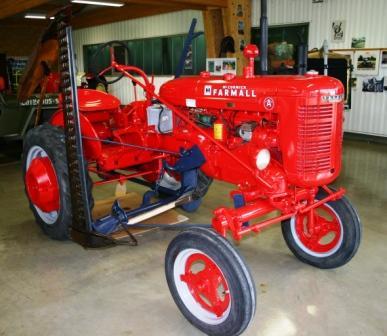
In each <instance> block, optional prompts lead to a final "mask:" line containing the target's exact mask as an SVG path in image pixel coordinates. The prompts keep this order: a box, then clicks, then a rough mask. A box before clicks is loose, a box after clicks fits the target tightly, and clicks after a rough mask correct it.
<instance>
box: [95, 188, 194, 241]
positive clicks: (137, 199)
mask: <svg viewBox="0 0 387 336" xmlns="http://www.w3.org/2000/svg"><path fill="white" fill-rule="evenodd" d="M116 199H118V200H119V202H120V206H121V207H122V208H123V209H124V210H130V209H134V208H137V207H139V206H140V204H141V201H142V197H141V196H140V195H139V194H137V193H134V192H131V193H127V194H126V195H125V196H121V197H110V198H107V199H104V200H100V201H96V202H95V204H94V209H93V212H92V215H93V219H97V218H101V217H103V216H106V215H108V214H110V212H111V208H112V204H113V202H114V201H115V200H116ZM187 220H188V217H186V216H184V215H181V214H179V213H178V212H177V211H176V210H173V209H172V210H169V211H166V212H164V213H162V214H160V215H158V216H155V217H153V218H150V219H148V220H146V221H143V222H141V224H165V225H174V224H179V223H182V222H185V221H187ZM151 230H156V229H155V228H150V229H130V232H131V233H132V234H133V235H139V234H141V233H144V232H148V231H151ZM127 236H128V235H127V233H126V232H125V230H120V231H117V232H115V233H114V234H113V238H115V239H122V238H125V237H127Z"/></svg>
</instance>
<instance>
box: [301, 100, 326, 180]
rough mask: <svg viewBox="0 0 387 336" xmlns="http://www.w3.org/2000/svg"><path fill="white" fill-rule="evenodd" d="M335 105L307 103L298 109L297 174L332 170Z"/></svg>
mask: <svg viewBox="0 0 387 336" xmlns="http://www.w3.org/2000/svg"><path fill="white" fill-rule="evenodd" d="M332 133H333V105H331V104H324V105H307V106H300V107H299V109H298V133H297V138H298V141H297V154H296V157H297V165H296V169H297V174H299V175H301V176H302V175H304V176H305V175H309V174H319V173H323V172H327V171H330V170H331V168H332V161H331V153H332V139H333V135H332Z"/></svg>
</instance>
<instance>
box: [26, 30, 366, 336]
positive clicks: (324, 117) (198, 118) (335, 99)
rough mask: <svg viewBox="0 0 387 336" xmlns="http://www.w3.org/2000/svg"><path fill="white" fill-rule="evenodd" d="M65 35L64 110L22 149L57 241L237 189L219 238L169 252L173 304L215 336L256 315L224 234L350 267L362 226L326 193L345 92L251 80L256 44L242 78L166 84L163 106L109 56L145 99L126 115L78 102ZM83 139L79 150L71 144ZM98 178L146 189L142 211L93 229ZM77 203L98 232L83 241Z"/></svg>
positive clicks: (88, 100) (182, 237)
mask: <svg viewBox="0 0 387 336" xmlns="http://www.w3.org/2000/svg"><path fill="white" fill-rule="evenodd" d="M69 32H71V31H69V30H68V29H64V28H63V27H62V26H59V32H58V41H59V42H58V50H59V64H60V66H59V70H60V72H61V81H62V82H61V104H60V106H59V107H58V111H57V112H56V113H55V114H54V115H53V117H52V119H51V121H50V123H48V124H44V125H41V126H39V127H37V128H35V129H32V130H31V131H30V132H29V133H28V134H27V136H26V138H25V142H24V161H23V169H24V181H25V187H26V193H27V196H28V199H29V201H30V206H31V209H32V212H33V214H34V216H35V218H36V221H37V222H38V224H39V225H40V226H41V227H42V229H43V231H44V232H45V233H46V234H47V235H48V236H49V237H51V238H53V239H59V240H63V239H68V238H70V237H71V238H73V239H75V238H74V237H79V235H82V234H83V235H85V234H88V235H93V236H95V237H99V238H101V237H104V238H108V237H109V236H110V235H111V234H112V233H114V232H115V231H116V230H118V229H119V228H122V227H123V228H125V229H126V230H130V229H131V227H136V225H138V224H139V223H140V222H141V221H142V220H144V219H147V218H150V217H152V216H154V215H157V214H159V213H161V212H164V211H167V210H169V209H171V208H174V207H177V206H179V207H181V208H182V209H183V210H185V211H195V210H197V209H198V208H199V206H200V204H201V202H202V199H203V197H204V195H205V194H206V192H207V190H208V188H209V187H210V185H211V182H212V180H213V179H216V180H220V181H225V182H228V183H230V184H232V185H234V186H235V189H234V190H233V191H232V192H231V194H230V196H231V198H232V200H233V203H234V207H232V208H227V207H220V208H217V209H214V212H213V218H212V229H209V228H207V227H201V226H200V225H195V226H192V227H190V228H188V229H186V230H184V231H182V232H181V233H179V234H178V235H177V236H176V237H175V238H174V239H173V240H172V242H171V243H170V245H169V247H168V249H167V252H166V258H165V272H166V279H167V282H168V285H169V289H170V291H171V293H172V296H173V299H174V301H175V302H176V304H177V306H178V307H179V309H180V311H181V312H182V314H183V315H184V316H185V317H186V318H187V319H188V320H189V321H190V322H191V323H192V324H193V325H194V326H196V327H197V328H199V329H200V330H202V331H203V332H205V333H207V334H209V335H238V334H240V333H242V332H243V331H244V330H245V329H246V327H247V326H248V324H249V322H250V321H251V319H252V317H253V315H254V312H255V305H256V294H255V286H254V281H253V279H252V277H251V275H250V273H249V270H248V268H247V266H246V264H245V263H244V261H243V258H242V257H241V256H240V255H239V253H238V252H237V250H236V249H235V248H234V247H233V245H231V243H230V242H229V241H228V240H226V239H225V237H226V236H227V234H231V236H232V238H233V239H235V240H237V241H238V240H240V239H241V238H242V237H243V236H245V235H248V234H250V233H258V232H260V231H261V229H263V228H265V227H267V226H269V225H272V224H275V223H280V225H281V229H282V234H283V237H284V239H285V241H286V243H287V245H288V247H289V248H290V250H291V251H292V252H293V254H294V255H295V256H296V257H297V258H298V259H299V260H301V261H302V262H304V263H307V264H310V265H313V266H315V267H318V268H324V269H328V268H335V267H339V266H342V265H344V264H346V263H347V262H348V261H349V260H350V259H351V258H352V257H353V256H354V254H355V253H356V251H357V249H358V246H359V242H360V236H361V225H360V221H359V218H358V215H357V213H356V210H355V209H354V207H353V206H352V204H351V203H350V201H349V200H348V199H347V198H346V197H345V196H344V194H345V190H344V189H342V188H339V189H332V188H330V187H329V186H328V185H329V184H330V183H331V182H332V181H334V180H335V179H336V178H337V177H338V175H339V173H340V169H341V150H342V134H343V130H342V124H343V94H344V91H343V86H342V84H341V83H340V82H339V81H338V80H336V79H334V78H331V77H327V76H319V75H317V74H316V73H314V72H310V73H307V74H306V75H304V76H298V75H297V76H255V75H254V58H255V57H256V56H258V48H257V47H256V46H254V45H248V46H247V47H246V48H245V50H244V55H245V56H246V57H247V58H248V66H246V67H245V68H244V71H243V75H242V76H235V75H233V74H225V75H224V76H220V77H219V76H211V75H210V74H209V73H208V72H202V73H201V74H200V75H199V76H193V77H185V78H178V79H174V80H171V81H169V82H167V83H165V84H164V85H162V87H161V88H160V91H159V93H156V92H155V88H154V85H153V84H152V83H151V81H150V79H149V78H148V76H147V75H146V74H145V73H144V72H143V71H142V70H141V69H139V68H137V67H134V66H130V65H125V64H118V63H117V62H116V61H115V59H114V55H113V52H111V65H110V67H108V68H107V69H104V70H103V71H101V72H100V73H99V76H102V75H104V74H106V73H107V72H108V71H109V70H111V69H114V70H115V72H119V73H121V76H120V77H121V78H122V77H126V78H129V79H130V80H131V81H132V82H133V83H135V84H136V87H137V88H141V89H142V90H144V92H145V94H146V99H144V100H137V101H133V102H131V103H130V104H128V105H126V106H124V107H122V106H121V103H120V101H119V99H117V98H116V97H114V96H112V95H110V94H108V93H103V92H99V91H95V90H90V89H78V90H76V89H75V90H74V83H75V82H74V72H73V71H74V67H72V62H73V54H72V50H71V48H72V44H71V38H70V37H71V36H70V35H69ZM109 45H110V44H109V43H107V44H106V45H104V46H103V47H106V46H109ZM111 50H113V49H112V48H111ZM69 110H72V111H73V112H74V111H75V112H74V113H73V114H68V111H69ZM77 137H78V138H81V139H82V141H80V142H78V143H76V142H74V141H75V140H76V139H77ZM74 143H76V144H77V147H76V148H75V149H76V150H75V152H74V151H72V149H71V145H72V144H74ZM66 149H67V152H66ZM73 149H74V148H73ZM66 153H67V155H66ZM74 153H75V154H74ZM74 155H75V156H74ZM74 170H76V171H77V172H78V173H79V175H78V176H80V179H79V181H81V182H82V183H80V184H79V185H77V180H76V179H74V178H72V176H73V177H74V176H75V175H76V174H75V175H74ZM89 173H93V174H96V175H98V176H99V178H100V179H102V180H103V181H105V182H108V181H111V182H115V181H117V180H121V181H122V180H125V179H126V180H132V181H135V182H139V183H141V184H144V185H147V186H149V187H150V189H149V191H147V192H146V193H145V194H144V196H143V202H142V205H141V206H140V207H139V208H137V209H131V210H130V211H125V210H123V209H122V208H121V207H120V205H119V203H118V202H115V203H114V204H113V207H112V214H111V215H110V216H105V217H103V218H99V219H95V218H94V219H90V209H91V208H92V206H93V196H92V186H93V182H92V179H91V178H90V177H89ZM79 181H78V182H79ZM74 185H75V186H74ZM77 188H78V189H77ZM77 192H79V193H80V194H81V196H82V197H81V201H83V203H82V206H83V209H84V212H83V215H84V217H85V218H86V222H87V219H88V220H89V221H88V225H89V226H87V227H86V228H83V229H80V228H79V225H78V224H79V218H80V217H82V216H79V213H77V211H78V210H79V204H78V205H77V204H76V202H74V198H77ZM77 206H78V208H76V207H77ZM273 213H274V215H273Z"/></svg>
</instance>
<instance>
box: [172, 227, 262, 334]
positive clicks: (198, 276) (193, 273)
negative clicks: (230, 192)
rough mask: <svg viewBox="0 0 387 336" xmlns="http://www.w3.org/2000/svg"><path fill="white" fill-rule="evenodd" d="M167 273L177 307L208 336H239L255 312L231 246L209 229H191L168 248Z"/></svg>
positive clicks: (247, 278) (249, 283) (246, 275)
mask: <svg viewBox="0 0 387 336" xmlns="http://www.w3.org/2000/svg"><path fill="white" fill-rule="evenodd" d="M165 273H166V278H167V282H168V286H169V289H170V291H171V294H172V297H173V299H174V300H175V303H176V304H177V306H178V307H179V309H180V311H181V312H182V313H183V315H184V316H185V317H186V319H187V320H188V321H189V322H190V323H192V324H193V325H194V326H195V327H197V328H198V329H200V330H201V331H203V332H204V333H206V334H207V335H224V336H227V335H239V334H241V333H242V332H243V331H244V330H245V329H246V328H247V326H248V324H249V323H250V321H251V319H252V318H253V316H254V312H255V301H256V294H255V286H254V282H253V280H252V278H251V275H250V272H249V270H248V269H247V267H246V265H245V263H244V261H243V260H242V258H241V256H240V255H239V253H238V252H237V251H236V250H235V249H234V248H233V246H232V245H231V244H230V243H229V242H228V241H227V240H226V239H224V238H223V237H221V236H220V235H218V234H217V233H215V232H214V231H212V230H207V229H203V228H193V229H190V230H187V231H184V232H182V233H180V234H179V235H178V236H177V237H176V238H175V239H173V240H172V242H171V243H170V245H169V246H168V250H167V253H166V257H165Z"/></svg>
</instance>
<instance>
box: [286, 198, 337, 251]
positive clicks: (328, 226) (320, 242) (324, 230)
mask: <svg viewBox="0 0 387 336" xmlns="http://www.w3.org/2000/svg"><path fill="white" fill-rule="evenodd" d="M313 220H314V225H313V230H311V229H310V227H309V225H308V224H309V213H306V214H298V215H297V216H296V218H295V233H296V236H297V237H295V238H297V240H299V241H298V242H299V243H301V246H300V247H301V248H303V247H304V248H303V249H304V250H306V251H307V252H312V253H311V254H315V255H316V256H321V255H322V256H324V255H330V254H333V253H335V252H336V251H337V249H338V248H339V247H340V244H341V242H342V238H343V226H342V223H341V220H340V218H339V216H338V214H337V213H336V212H335V211H334V210H333V209H332V208H331V207H330V206H329V205H327V204H324V205H322V206H320V207H318V208H317V209H315V210H314V211H313ZM293 221H294V219H293ZM293 225H294V224H293ZM293 229H294V227H292V230H293ZM293 234H294V232H293Z"/></svg>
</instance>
